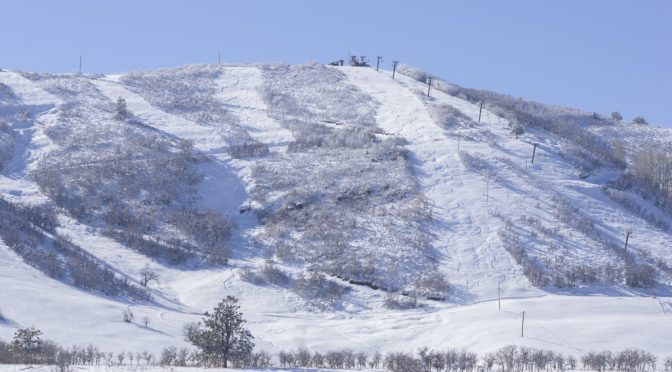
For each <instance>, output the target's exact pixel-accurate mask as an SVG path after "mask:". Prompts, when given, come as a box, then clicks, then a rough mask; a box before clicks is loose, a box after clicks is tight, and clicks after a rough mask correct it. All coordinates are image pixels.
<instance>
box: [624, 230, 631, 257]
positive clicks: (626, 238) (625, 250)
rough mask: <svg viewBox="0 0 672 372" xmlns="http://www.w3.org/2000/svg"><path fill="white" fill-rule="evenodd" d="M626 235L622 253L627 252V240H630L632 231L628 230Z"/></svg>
mask: <svg viewBox="0 0 672 372" xmlns="http://www.w3.org/2000/svg"><path fill="white" fill-rule="evenodd" d="M626 234H627V235H625V248H623V251H624V252H627V251H628V240H630V234H632V231H630V230H628V231H627V233H626Z"/></svg>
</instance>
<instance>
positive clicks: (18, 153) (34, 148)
mask: <svg viewBox="0 0 672 372" xmlns="http://www.w3.org/2000/svg"><path fill="white" fill-rule="evenodd" d="M0 84H4V85H6V86H8V87H9V88H10V89H11V91H12V93H13V94H14V95H15V101H14V102H10V103H9V104H7V105H3V107H2V108H1V109H0V116H5V117H6V118H7V119H9V120H8V122H9V123H10V126H11V128H12V129H14V133H15V134H16V138H15V142H14V153H13V155H12V158H11V159H10V161H9V162H8V163H7V164H5V167H4V169H2V171H0V193H1V194H2V195H3V196H4V197H9V198H10V199H15V200H17V201H20V202H27V203H33V204H41V203H45V202H47V201H48V198H47V197H46V196H44V195H43V194H42V193H41V192H40V190H39V187H38V186H37V185H36V184H35V182H33V181H31V180H29V178H28V177H27V174H28V172H29V171H30V170H31V166H32V164H33V163H34V162H36V161H37V160H39V159H40V158H41V157H42V156H43V155H44V154H45V153H46V152H48V151H49V149H50V148H51V147H53V144H52V143H51V141H50V140H49V139H48V138H47V136H46V135H44V134H43V133H42V131H41V127H42V126H43V125H44V124H45V123H48V122H50V121H52V120H54V118H55V115H56V114H55V110H53V108H55V107H56V106H58V105H59V104H61V103H62V101H61V100H60V99H59V98H58V97H55V96H53V95H51V94H49V93H47V92H46V91H45V90H43V89H42V88H40V87H38V86H37V85H36V84H34V83H33V82H32V81H30V80H28V79H26V78H24V77H23V76H21V75H19V74H18V73H15V72H11V71H0ZM18 114H20V115H21V116H22V117H23V119H19V117H18V116H17V115H18ZM26 114H27V115H26Z"/></svg>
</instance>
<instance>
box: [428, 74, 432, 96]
mask: <svg viewBox="0 0 672 372" xmlns="http://www.w3.org/2000/svg"><path fill="white" fill-rule="evenodd" d="M431 90H432V77H431V76H430V77H428V78H427V97H429V92H430V91H431Z"/></svg>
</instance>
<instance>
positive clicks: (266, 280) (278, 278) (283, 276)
mask: <svg viewBox="0 0 672 372" xmlns="http://www.w3.org/2000/svg"><path fill="white" fill-rule="evenodd" d="M240 278H241V279H242V280H244V281H246V282H248V283H252V284H257V285H264V284H275V285H279V286H285V285H287V284H289V283H290V281H291V277H290V276H289V274H287V273H286V272H284V271H283V270H282V269H280V268H278V267H277V266H275V265H273V264H272V263H266V264H264V266H263V267H262V268H261V269H260V270H257V271H255V270H252V269H250V268H244V269H242V270H241V272H240Z"/></svg>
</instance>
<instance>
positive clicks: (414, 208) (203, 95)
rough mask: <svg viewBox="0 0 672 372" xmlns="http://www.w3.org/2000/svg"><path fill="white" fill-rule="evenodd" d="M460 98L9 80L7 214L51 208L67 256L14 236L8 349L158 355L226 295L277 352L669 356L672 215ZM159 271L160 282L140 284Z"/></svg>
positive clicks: (214, 79) (379, 77) (336, 72)
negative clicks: (34, 331)
mask: <svg viewBox="0 0 672 372" xmlns="http://www.w3.org/2000/svg"><path fill="white" fill-rule="evenodd" d="M436 88H442V86H441V85H437V86H436ZM444 88H445V87H444ZM451 89H454V88H450V89H448V88H446V89H432V91H431V93H430V95H431V97H427V96H426V92H427V85H426V84H424V83H423V82H421V81H418V79H417V77H416V78H413V77H411V76H407V75H404V74H400V73H398V72H397V74H396V76H395V79H392V76H391V73H390V72H389V71H380V72H377V71H375V70H373V69H370V68H358V67H325V66H321V65H317V64H315V63H310V64H307V65H299V66H288V65H259V66H255V65H242V66H237V65H224V66H211V65H209V66H185V67H182V68H178V69H166V70H160V71H150V72H141V73H131V74H122V75H107V76H103V75H51V74H31V73H23V72H16V71H0V105H1V106H0V197H1V198H2V199H3V200H6V201H7V202H9V203H12V205H16V206H35V208H45V209H48V210H50V211H52V212H49V213H54V214H55V216H56V217H55V218H56V219H57V221H58V224H59V226H57V227H54V229H53V230H49V229H42V228H35V229H33V230H34V231H33V230H31V231H33V232H32V234H33V235H35V236H42V238H39V239H38V238H34V239H36V243H35V244H36V245H37V247H38V248H35V249H37V250H40V251H41V252H52V251H53V252H56V253H57V254H58V255H60V256H58V257H60V258H59V259H60V260H61V261H62V262H65V263H64V264H63V265H64V267H65V269H64V270H65V274H62V275H55V274H54V272H53V271H52V272H50V271H49V270H47V269H45V267H48V266H47V264H46V263H45V262H47V263H48V262H49V261H45V259H44V257H52V256H46V253H44V254H45V256H40V257H42V258H40V260H42V261H40V260H37V261H30V258H26V257H32V256H30V255H29V254H27V253H26V251H25V250H21V249H15V248H12V247H11V246H10V245H11V244H10V243H8V241H11V239H10V234H9V233H8V230H9V227H7V228H4V227H3V228H4V229H5V230H2V231H0V238H1V239H0V311H1V314H2V317H4V320H1V319H2V318H0V339H2V340H5V341H6V340H9V339H11V337H12V335H13V333H14V332H15V331H16V330H17V329H19V328H25V327H29V326H32V325H34V326H36V327H37V328H39V329H41V330H42V331H43V332H44V334H45V337H47V338H49V339H52V340H55V341H56V342H58V343H61V344H64V345H72V344H78V345H84V344H89V343H93V344H95V345H97V346H98V347H100V348H101V349H102V350H106V351H115V352H118V351H121V350H149V351H152V352H159V351H160V350H161V349H163V348H164V347H166V346H179V347H182V346H186V345H187V344H186V342H185V341H184V337H183V334H182V329H183V325H184V324H186V323H188V322H192V321H198V320H200V318H201V314H202V313H203V312H204V311H207V310H209V309H212V307H213V306H214V305H215V304H216V303H218V302H219V301H220V300H221V299H222V298H223V297H225V296H226V295H234V296H236V297H238V298H240V301H241V306H242V311H243V313H244V315H245V317H246V319H247V320H248V321H249V326H250V329H251V331H252V333H253V335H254V336H255V342H256V344H257V349H259V350H266V351H268V352H271V353H277V352H278V351H280V350H288V349H295V348H297V347H302V346H305V347H308V348H310V349H313V350H331V349H341V348H349V349H355V350H362V351H365V352H367V353H369V354H372V353H374V352H376V351H382V352H388V351H397V350H404V351H407V350H409V349H416V348H420V347H424V346H427V347H430V348H433V349H442V348H447V347H452V348H466V349H469V350H472V351H476V352H479V353H483V352H489V351H493V350H495V349H498V348H500V347H502V346H504V345H507V344H518V345H525V346H530V347H536V348H543V349H552V350H556V351H560V352H563V353H565V354H574V355H578V354H580V353H582V352H586V351H590V350H603V349H610V350H621V349H624V348H628V347H637V348H642V349H645V350H648V351H650V352H652V353H654V354H656V355H657V356H658V357H659V358H660V359H662V358H663V357H665V356H667V355H668V354H670V353H672V338H670V337H669V335H670V334H672V289H671V287H670V285H672V276H671V275H672V271H670V270H669V266H667V269H665V267H666V266H665V265H671V266H672V261H671V260H670V255H671V254H672V230H671V229H670V227H669V226H672V217H671V216H670V213H669V211H666V210H665V208H664V207H662V206H661V204H660V203H658V204H656V202H655V201H653V200H652V199H651V198H648V197H647V195H643V194H641V193H638V190H639V189H637V188H632V189H625V188H621V189H619V188H618V187H617V186H616V185H615V184H614V182H615V181H616V180H618V179H619V177H620V176H621V174H623V172H625V170H624V169H626V168H624V167H626V166H622V165H621V166H614V165H613V164H612V163H614V162H611V163H610V161H611V160H610V159H611V158H609V156H610V155H604V154H602V153H597V152H596V151H595V150H594V149H593V148H592V147H590V146H589V144H587V143H585V142H581V143H580V142H577V141H574V140H573V137H571V136H569V135H566V134H565V133H564V132H559V131H554V130H549V129H548V128H549V127H548V126H547V124H546V123H544V126H542V125H533V124H526V127H525V130H524V133H520V135H519V136H518V135H515V134H512V129H511V128H512V127H513V126H515V124H516V123H514V122H513V119H511V117H510V116H509V114H510V113H509V112H506V111H505V109H504V108H503V107H505V106H504V105H503V104H501V103H499V105H498V106H496V105H495V104H494V103H493V104H492V105H490V104H489V103H487V104H486V105H485V106H484V107H483V111H482V112H480V105H479V102H476V101H474V100H473V99H470V97H469V94H470V92H468V91H467V92H466V93H467V94H463V95H460V94H458V93H459V92H458V93H455V92H453V91H451ZM119 99H121V100H119ZM121 101H123V102H125V106H124V109H123V110H122V109H120V103H118V102H121ZM124 110H126V111H124ZM547 110H549V112H551V113H553V115H556V113H557V112H560V113H561V114H557V115H566V116H567V117H568V118H570V119H567V120H576V121H577V122H578V120H579V119H576V118H582V117H583V116H582V115H584V114H583V113H580V112H576V111H575V110H565V109H562V110H561V109H558V108H552V107H548V108H547ZM553 110H556V111H553ZM512 112H513V111H512ZM511 115H513V114H511ZM516 115H519V112H516ZM585 115H586V118H587V119H586V120H587V121H586V122H587V123H588V122H589V121H590V120H593V119H590V117H591V116H590V114H585ZM549 117H552V116H551V115H550V114H549ZM3 123H4V124H5V126H4V127H3V126H2V125H3ZM556 124H557V125H558V126H562V125H570V124H567V122H557V123H556ZM581 125H582V126H581V128H584V127H585V129H582V130H585V132H586V133H593V134H595V135H597V137H600V138H603V139H605V141H607V140H609V141H611V140H612V139H619V140H620V141H622V147H623V149H624V150H623V151H625V155H624V156H625V160H624V161H625V162H626V163H628V162H630V163H631V162H632V160H631V159H633V158H634V156H635V155H637V153H638V151H639V150H640V149H643V148H645V147H646V146H652V144H656V145H657V146H662V147H664V146H671V145H672V130H669V129H664V128H655V127H635V126H632V125H629V124H626V123H613V122H608V121H605V122H604V123H603V124H600V123H599V122H598V123H597V124H596V123H594V122H589V123H588V124H585V125H584V124H583V123H582V124H581ZM582 133H583V132H582ZM586 136H587V135H586ZM582 138H583V137H582ZM591 138H592V137H591ZM535 145H536V150H535V154H534V156H535V158H534V163H532V162H531V157H532V152H533V148H535ZM598 158H599V159H601V160H600V161H602V160H604V159H607V160H604V161H603V162H602V163H600V164H598V165H596V166H595V167H592V168H590V167H587V166H586V163H587V162H588V160H590V159H598ZM591 161H592V160H591ZM596 164H597V160H596ZM607 186H608V187H607ZM610 190H611V191H610ZM623 200H626V201H627V202H628V203H629V204H627V205H626V204H624V203H626V202H624V201H623ZM0 205H4V204H0ZM17 208H18V207H17ZM1 212H2V213H10V211H9V209H7V210H6V211H5V210H3V211H1ZM12 213H15V212H12ZM16 213H18V212H16ZM45 213H46V212H45ZM17 216H19V217H16V216H14V217H11V218H9V220H12V218H15V219H17V218H24V217H21V216H24V214H21V215H19V214H17ZM12 221H14V220H12ZM1 222H2V220H1V219H0V227H2V226H4V225H2V223H1ZM15 225H16V223H15V224H14V225H12V224H9V223H8V226H15ZM204 231H207V233H205V232H204ZM628 232H629V241H628V248H627V250H625V249H624V250H623V251H621V248H622V247H624V245H625V239H626V233H628ZM19 235H20V236H22V235H21V234H19ZM12 236H13V235H12ZM31 236H32V235H31ZM31 239H32V238H31ZM40 239H41V240H40ZM19 240H20V239H19ZM63 240H65V241H67V242H70V243H71V244H72V247H73V248H71V249H77V250H81V252H83V253H82V254H83V255H85V256H86V257H88V258H87V259H88V261H87V262H90V263H92V264H93V263H95V265H98V266H99V267H100V268H104V269H105V270H108V271H109V272H111V273H112V274H113V277H114V278H117V279H120V280H123V279H126V280H127V281H128V283H129V285H130V286H131V287H130V289H129V288H124V289H122V290H119V291H116V292H114V293H111V292H104V291H103V290H102V289H100V288H102V287H91V286H87V285H86V284H82V283H81V282H78V280H77V278H76V277H75V274H73V273H76V271H73V270H74V269H72V268H69V267H68V262H71V261H67V260H68V257H69V256H68V254H69V253H67V252H66V251H63V252H61V251H59V250H58V249H52V248H53V247H52V245H54V244H56V247H58V244H64V243H62V241H63ZM59 242H60V243H59ZM68 244H69V243H68ZM40 247H41V248H40ZM64 252H65V253H64ZM78 252H79V251H78ZM166 252H169V253H166ZM30 262H32V264H30ZM36 262H37V263H36ZM145 266H147V267H148V268H150V269H151V270H153V271H154V272H156V273H157V274H158V278H159V279H158V281H153V282H150V283H148V286H147V287H146V288H145V287H143V286H142V285H141V284H140V271H141V270H142V269H143V268H144V267H145ZM264 267H266V268H268V267H271V268H273V269H274V270H275V271H272V273H275V274H274V275H276V276H273V277H270V276H269V275H270V274H268V273H269V272H271V271H264V270H265V269H264ZM649 269H650V270H653V274H651V275H650V276H646V273H647V271H646V270H649ZM68 270H70V271H68ZM101 270H102V269H101ZM68 273H70V274H68ZM311 273H321V274H322V276H319V277H318V275H316V276H315V277H312V276H311V275H312V274H311ZM255 275H256V276H255ZM264 275H266V276H264ZM643 277H645V278H644V279H647V278H653V279H652V280H654V279H655V282H654V283H649V282H648V281H647V280H644V279H642V278H643ZM133 288H138V289H140V290H146V292H147V294H148V295H149V296H151V299H149V300H142V299H139V297H138V295H137V293H136V292H134V291H135V290H134V289H133ZM500 295H501V310H500V309H498V304H499V302H498V296H500ZM411 298H413V300H411ZM415 301H419V305H417V306H416V305H415V304H414V302H415ZM126 309H131V310H132V311H133V312H134V314H135V319H136V320H135V321H134V322H132V323H127V322H124V321H122V312H123V311H124V310H126ZM523 311H524V312H525V335H524V337H521V335H520V328H521V315H522V312H523ZM145 317H146V318H147V320H148V324H147V325H144V324H142V319H143V318H145Z"/></svg>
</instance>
